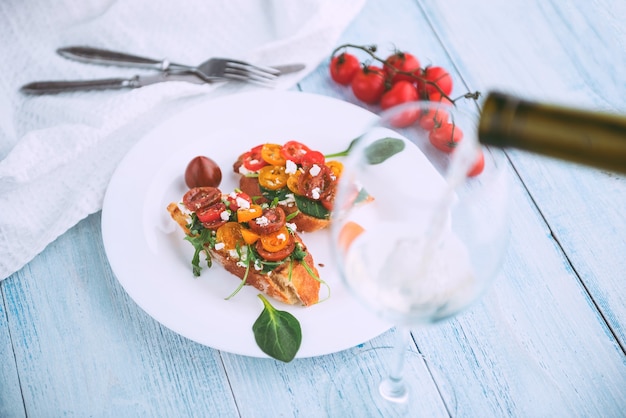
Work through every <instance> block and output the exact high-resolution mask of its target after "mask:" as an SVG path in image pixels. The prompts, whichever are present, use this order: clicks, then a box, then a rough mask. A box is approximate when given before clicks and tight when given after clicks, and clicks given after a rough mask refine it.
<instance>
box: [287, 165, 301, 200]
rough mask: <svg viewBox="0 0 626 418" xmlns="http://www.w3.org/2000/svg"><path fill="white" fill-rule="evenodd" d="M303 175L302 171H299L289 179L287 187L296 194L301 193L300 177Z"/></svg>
mask: <svg viewBox="0 0 626 418" xmlns="http://www.w3.org/2000/svg"><path fill="white" fill-rule="evenodd" d="M301 174H302V171H300V170H297V171H296V172H295V173H293V174H290V175H289V177H288V178H287V187H288V188H289V190H291V191H292V192H293V193H295V194H300V192H298V190H299V189H298V177H300V175H301Z"/></svg>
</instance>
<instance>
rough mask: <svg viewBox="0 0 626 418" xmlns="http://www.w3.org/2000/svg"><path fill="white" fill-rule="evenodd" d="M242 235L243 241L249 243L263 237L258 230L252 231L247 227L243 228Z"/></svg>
mask: <svg viewBox="0 0 626 418" xmlns="http://www.w3.org/2000/svg"><path fill="white" fill-rule="evenodd" d="M241 237H242V238H243V241H244V242H245V243H246V244H248V245H250V244H254V243H255V242H257V240H258V239H259V238H261V236H260V235H259V234H257V233H256V232H252V231H251V230H249V229H246V228H241Z"/></svg>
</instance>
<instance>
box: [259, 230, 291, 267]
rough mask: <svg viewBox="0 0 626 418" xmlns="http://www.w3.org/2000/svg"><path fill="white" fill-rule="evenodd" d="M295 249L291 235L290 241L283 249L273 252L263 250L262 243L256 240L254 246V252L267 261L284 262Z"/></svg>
mask: <svg viewBox="0 0 626 418" xmlns="http://www.w3.org/2000/svg"><path fill="white" fill-rule="evenodd" d="M295 248H296V240H295V239H293V237H291V235H290V239H289V242H288V243H287V245H286V246H285V247H284V248H283V249H281V250H278V251H275V252H272V251H267V250H266V249H265V248H263V243H262V242H261V240H258V241H257V242H256V245H255V249H256V252H257V253H258V254H259V255H260V256H261V258H263V259H265V260H267V261H281V260H284V259H285V258H287V257H289V256H290V255H291V253H292V252H293V250H294V249H295Z"/></svg>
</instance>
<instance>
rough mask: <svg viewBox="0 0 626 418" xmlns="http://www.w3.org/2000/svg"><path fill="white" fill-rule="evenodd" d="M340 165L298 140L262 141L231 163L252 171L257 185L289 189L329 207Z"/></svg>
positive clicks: (285, 191)
mask: <svg viewBox="0 0 626 418" xmlns="http://www.w3.org/2000/svg"><path fill="white" fill-rule="evenodd" d="M342 169H343V166H342V164H341V163H340V162H338V161H326V158H325V157H324V154H322V153H321V152H319V151H316V150H312V149H310V148H309V147H307V146H306V145H304V144H303V143H301V142H298V141H288V142H286V143H285V144H283V145H279V144H273V143H266V144H261V145H257V146H256V147H254V148H252V149H250V150H249V151H247V152H246V153H244V154H243V155H242V156H241V157H240V159H239V161H238V162H237V163H236V164H235V171H236V172H238V173H241V174H250V173H256V174H257V175H258V182H259V185H260V186H261V187H262V188H263V189H265V190H268V191H271V192H273V193H272V194H276V195H278V196H282V195H285V194H288V193H293V194H295V195H298V196H303V197H305V198H307V199H310V200H312V201H315V202H318V203H320V204H321V205H322V206H323V207H324V208H326V210H332V205H333V201H334V194H335V188H336V183H337V179H338V178H339V176H340V174H341V171H342Z"/></svg>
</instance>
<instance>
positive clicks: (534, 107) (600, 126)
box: [478, 93, 626, 173]
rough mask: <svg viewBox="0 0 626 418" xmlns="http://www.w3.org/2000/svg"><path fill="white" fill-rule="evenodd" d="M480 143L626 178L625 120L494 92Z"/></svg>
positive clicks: (487, 102) (481, 123)
mask: <svg viewBox="0 0 626 418" xmlns="http://www.w3.org/2000/svg"><path fill="white" fill-rule="evenodd" d="M478 140H479V141H480V142H481V143H482V144H485V145H493V146H497V147H513V148H519V149H523V150H526V151H530V152H535V153H539V154H543V155H547V156H551V157H554V158H559V159H563V160H568V161H573V162H578V163H582V164H586V165H590V166H594V167H599V168H604V169H607V170H611V171H617V172H623V173H626V117H624V116H620V115H614V114H608V113H601V112H592V111H586V110H581V109H574V108H567V107H562V106H557V105H549V104H543V103H536V102H530V101H525V100H521V99H519V98H517V97H514V96H510V95H506V94H502V93H490V94H489V95H488V96H487V98H486V100H485V103H484V105H483V109H482V112H481V117H480V121H479V125H478Z"/></svg>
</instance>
